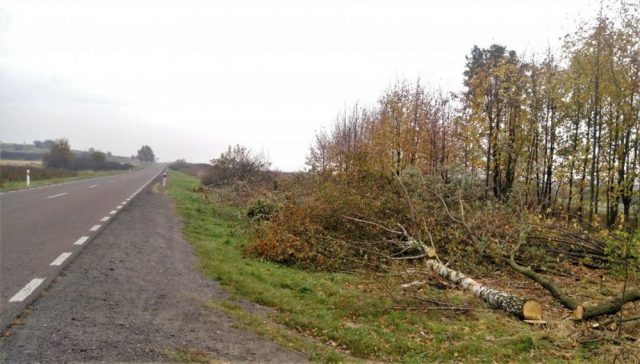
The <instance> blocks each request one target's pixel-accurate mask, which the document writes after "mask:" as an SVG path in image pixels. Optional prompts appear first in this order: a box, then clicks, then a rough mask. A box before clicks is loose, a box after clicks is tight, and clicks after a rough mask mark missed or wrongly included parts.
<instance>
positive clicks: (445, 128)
mask: <svg viewBox="0 0 640 364" xmlns="http://www.w3.org/2000/svg"><path fill="white" fill-rule="evenodd" d="M607 11H609V12H615V13H616V16H615V17H612V18H610V17H607V16H606V15H605V12H604V11H601V12H600V14H599V15H598V17H597V18H596V19H595V21H594V22H592V23H586V24H583V25H582V26H581V27H580V28H579V29H578V30H577V31H576V32H575V33H574V34H570V35H568V36H567V37H566V38H565V41H564V45H563V48H562V51H561V53H560V54H554V53H552V52H551V51H547V52H546V54H545V55H544V56H543V57H538V56H537V55H518V54H517V53H516V52H515V51H513V50H509V49H507V48H506V47H504V46H501V45H492V46H490V47H489V48H479V47H474V48H473V49H472V51H471V53H470V55H469V56H468V57H467V64H466V69H465V71H464V77H465V81H464V85H465V91H464V92H463V93H461V94H451V95H446V94H444V93H442V92H437V91H429V90H427V89H425V87H424V86H423V85H422V84H421V83H420V82H419V81H418V82H417V83H410V82H406V81H400V82H397V83H396V84H395V85H394V86H393V87H391V88H390V89H389V90H387V91H386V92H385V93H384V94H383V96H382V97H381V98H380V100H379V102H378V104H377V105H376V107H374V108H370V109H367V108H362V107H359V106H358V105H356V106H355V107H354V108H353V109H352V110H351V111H350V112H345V113H343V114H342V115H340V116H339V117H338V119H337V121H336V123H335V125H334V126H333V128H332V129H331V131H330V132H320V133H318V134H317V136H316V140H315V143H314V145H313V147H312V148H311V151H310V154H309V157H308V160H307V163H308V164H309V165H310V166H311V170H312V171H314V172H317V173H318V174H319V175H321V176H323V175H324V176H330V175H335V174H336V173H339V174H343V173H346V174H348V173H352V172H353V171H354V170H363V169H369V170H371V169H373V170H383V171H387V172H393V173H396V174H399V173H400V171H402V170H404V169H405V168H407V167H409V166H411V167H415V168H417V169H419V170H420V171H421V172H422V173H424V174H427V175H435V176H438V177H439V178H441V179H442V180H443V181H444V182H449V181H450V179H451V177H452V176H460V175H462V174H464V175H473V176H481V177H480V179H481V183H482V193H483V195H484V198H486V199H489V198H493V199H497V200H500V201H506V200H508V199H509V198H510V196H512V195H513V193H514V192H515V191H518V192H519V193H521V194H525V195H526V196H527V199H528V201H529V202H530V203H531V204H536V205H537V206H539V207H540V208H541V211H542V212H544V213H545V214H548V213H549V212H552V211H553V212H556V213H559V212H564V213H566V216H568V217H569V218H572V217H575V216H577V217H579V218H585V219H586V220H587V221H588V222H590V223H591V222H593V221H594V219H595V217H596V216H598V215H599V214H601V215H604V217H605V218H604V221H605V223H606V225H607V226H609V227H613V226H614V225H615V224H616V222H618V221H620V220H621V219H620V218H619V217H620V215H621V214H620V212H619V205H622V216H624V220H629V219H630V217H631V204H632V201H633V196H634V193H635V191H637V190H638V183H639V182H640V181H639V180H638V176H639V173H638V172H639V171H638V168H640V166H639V165H638V164H639V163H640V160H639V158H640V151H639V147H640V123H639V120H640V118H639V115H640V15H639V14H640V11H639V8H638V6H631V5H626V4H624V3H620V5H617V6H616V7H615V9H607ZM602 213H603V214H602Z"/></svg>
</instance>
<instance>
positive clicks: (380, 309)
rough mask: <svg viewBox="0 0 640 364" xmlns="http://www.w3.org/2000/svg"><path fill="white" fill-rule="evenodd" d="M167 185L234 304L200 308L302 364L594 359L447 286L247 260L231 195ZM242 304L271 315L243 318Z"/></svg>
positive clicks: (188, 181) (248, 313) (245, 235)
mask: <svg viewBox="0 0 640 364" xmlns="http://www.w3.org/2000/svg"><path fill="white" fill-rule="evenodd" d="M169 180H170V183H169V184H168V194H169V195H170V196H171V197H172V198H173V199H174V200H175V202H176V205H177V208H178V212H179V213H180V216H181V217H182V221H183V224H184V233H185V236H186V238H187V240H188V241H189V242H190V243H191V244H193V246H194V247H195V249H196V253H197V255H198V257H199V259H200V268H201V269H202V271H203V272H204V274H205V275H206V276H207V277H209V278H211V279H215V280H217V281H219V282H220V283H221V284H222V285H223V286H224V287H226V288H227V289H228V290H229V292H231V293H233V294H234V297H236V299H231V300H227V301H222V302H210V303H209V304H208V306H210V307H212V309H217V310H223V311H224V312H227V313H229V314H231V315H232V316H235V317H236V318H238V319H239V321H240V322H242V323H243V325H244V326H246V327H247V328H250V329H253V330H255V331H257V332H258V333H261V334H263V335H265V336H268V337H270V338H273V339H276V340H277V341H279V342H280V343H281V344H283V345H285V346H291V347H293V348H294V349H297V350H301V351H303V352H306V353H307V354H308V355H309V357H310V358H311V359H315V360H317V361H321V362H341V361H349V362H350V361H357V360H363V361H364V360H366V359H370V360H382V361H391V362H405V363H420V362H433V361H445V362H447V361H460V362H476V361H477V362H491V361H498V362H501V361H517V362H540V361H551V362H553V361H562V360H567V359H573V360H588V359H589V358H592V357H594V355H596V356H597V350H595V351H594V352H591V351H590V349H593V348H594V347H592V346H587V347H582V346H580V345H579V344H577V342H576V341H575V340H572V339H571V338H569V337H567V336H566V335H565V332H563V331H560V332H557V331H554V330H545V329H539V328H537V327H531V326H529V325H527V324H523V323H518V322H517V321H515V320H513V319H511V318H509V317H506V316H505V315H503V314H502V313H500V312H495V311H493V310H491V309H490V308H489V307H488V306H486V305H484V304H482V303H481V302H478V301H477V300H476V299H474V298H473V297H472V296H469V295H466V294H464V293H462V292H460V291H458V290H455V289H449V288H450V287H449V288H447V287H434V286H432V285H424V286H418V287H415V288H412V289H409V290H408V291H407V290H405V289H403V288H402V287H401V284H403V283H406V282H407V278H406V277H403V276H397V275H394V274H393V273H391V272H388V273H380V274H371V273H369V272H359V273H348V274H347V273H341V272H327V271H310V270H305V269H301V268H298V267H293V266H287V265H282V264H278V263H273V262H270V261H268V260H265V259H260V258H256V257H252V256H249V255H247V254H246V250H247V247H248V246H249V241H250V238H249V237H250V236H251V234H252V230H253V228H252V224H253V223H252V222H251V219H250V218H249V217H248V216H247V210H246V209H242V208H238V207H236V206H234V203H233V201H234V200H235V201H237V199H238V198H240V197H239V196H238V195H237V194H236V193H237V192H236V191H234V190H235V187H229V188H226V189H217V190H214V189H203V188H202V187H201V185H200V181H199V180H198V179H197V178H195V177H192V176H188V175H186V174H184V173H181V172H176V171H170V174H169ZM205 191H206V192H205ZM423 278H425V277H423ZM436 282H439V283H438V284H443V283H442V282H441V281H436ZM413 295H415V296H416V297H417V298H412V296H413ZM418 297H419V298H418ZM242 300H250V301H253V302H256V303H259V304H261V305H264V306H267V307H270V308H273V309H274V310H273V311H266V313H265V312H252V310H251V309H246V308H245V307H244V305H243V304H242ZM430 301H431V302H430ZM433 302H436V304H433ZM438 302H440V303H443V302H447V303H446V305H438V304H437V303H438ZM280 325H281V326H283V327H284V328H286V329H287V330H283V329H282V328H280V327H279V326H280ZM563 330H567V329H566V328H564V329H563ZM201 354H202V355H204V353H201ZM183 359H184V358H183ZM185 360H186V359H185ZM199 360H202V357H200V359H199Z"/></svg>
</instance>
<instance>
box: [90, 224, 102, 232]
mask: <svg viewBox="0 0 640 364" xmlns="http://www.w3.org/2000/svg"><path fill="white" fill-rule="evenodd" d="M98 229H100V225H93V226H92V227H91V229H89V231H98Z"/></svg>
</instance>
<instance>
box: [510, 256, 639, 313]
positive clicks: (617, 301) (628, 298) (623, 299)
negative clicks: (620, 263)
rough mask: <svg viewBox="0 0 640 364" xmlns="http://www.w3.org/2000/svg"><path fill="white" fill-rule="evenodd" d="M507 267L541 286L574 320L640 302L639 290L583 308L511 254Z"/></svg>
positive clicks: (613, 311) (614, 311) (617, 309)
mask: <svg viewBox="0 0 640 364" xmlns="http://www.w3.org/2000/svg"><path fill="white" fill-rule="evenodd" d="M509 265H510V266H511V268H513V270H515V271H516V272H518V273H520V274H522V275H524V276H525V277H527V278H529V279H531V280H533V281H535V282H536V283H538V284H539V285H541V286H542V287H543V288H544V289H546V290H547V291H549V293H551V296H553V298H555V299H556V300H558V302H560V303H561V304H562V305H563V306H565V307H566V308H568V309H571V310H573V317H574V319H576V320H589V319H592V318H594V317H598V316H602V315H611V314H615V313H617V312H618V311H620V310H621V309H622V306H624V305H625V304H627V303H629V302H634V301H640V290H638V289H635V290H629V291H626V292H625V293H624V295H621V296H620V297H617V298H614V299H611V300H609V301H605V302H602V303H600V304H598V305H595V306H584V305H583V304H581V303H579V302H578V301H576V300H575V299H574V298H572V297H570V296H569V295H567V294H566V293H564V292H563V291H562V290H560V289H559V288H558V287H557V286H556V285H555V284H554V283H553V282H552V281H551V280H550V279H548V278H546V277H544V276H543V275H541V274H538V273H536V272H534V271H533V270H532V269H531V268H529V267H523V266H521V265H519V264H518V263H516V261H515V259H514V258H513V254H511V257H510V258H509Z"/></svg>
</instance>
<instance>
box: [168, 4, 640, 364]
mask: <svg viewBox="0 0 640 364" xmlns="http://www.w3.org/2000/svg"><path fill="white" fill-rule="evenodd" d="M639 24H640V6H637V4H636V5H633V4H629V3H626V2H607V3H603V7H602V10H601V11H600V12H599V14H598V15H597V16H596V17H595V18H594V19H593V20H592V21H590V22H586V23H584V24H582V25H581V26H580V27H579V28H578V29H577V30H576V31H575V32H574V33H572V34H569V35H567V36H566V38H565V43H564V46H563V48H562V50H561V52H559V54H554V53H552V52H551V51H547V52H546V54H544V55H543V56H542V57H540V56H536V55H534V56H531V55H526V56H525V55H518V54H517V53H516V52H515V51H513V50H509V49H508V48H507V47H505V46H502V45H498V44H494V45H490V46H489V47H487V48H481V47H477V46H475V47H473V48H472V50H471V52H470V54H469V55H468V56H467V64H466V67H465V70H464V90H463V91H462V92H460V93H458V94H446V93H444V92H441V91H439V90H432V89H429V88H428V87H425V86H424V85H423V84H422V83H421V82H420V81H418V82H410V81H406V80H398V81H397V82H396V83H395V84H393V85H391V86H390V87H389V88H388V89H387V90H385V91H384V92H383V93H382V94H381V96H380V98H379V100H378V102H377V104H375V105H374V106H371V107H367V108H364V107H361V106H359V105H356V106H354V107H353V108H352V109H349V110H344V111H343V112H342V113H341V114H340V115H339V116H338V117H337V119H336V121H335V123H334V124H333V125H332V126H331V127H330V128H329V129H328V130H323V131H320V132H318V133H317V135H316V138H315V141H314V143H313V145H312V146H311V149H310V151H309V154H308V156H307V165H308V167H309V168H308V170H307V171H304V172H299V173H283V172H278V171H271V170H269V162H268V161H267V160H266V159H265V158H264V157H263V156H261V155H255V154H252V153H251V152H250V151H249V150H248V149H246V148H244V147H242V146H235V147H229V149H228V150H227V151H226V152H224V153H222V154H221V155H220V156H219V157H218V158H215V159H213V160H211V164H210V165H209V166H206V167H202V168H199V167H197V166H195V165H189V164H188V163H186V162H185V161H179V162H177V163H175V164H174V165H173V166H172V168H173V169H175V170H178V171H183V172H186V173H190V174H191V175H192V176H194V177H197V178H198V180H195V179H193V178H187V177H185V176H183V175H181V174H174V178H175V180H174V181H173V184H172V185H171V187H170V191H171V194H172V196H173V197H174V198H175V199H176V200H177V203H178V206H179V211H180V212H181V214H182V216H183V218H184V221H185V233H186V235H187V237H188V238H189V239H190V240H191V241H192V243H193V244H194V245H195V246H196V249H197V251H198V254H199V256H200V258H201V261H202V267H203V270H204V272H205V273H206V274H207V275H208V276H210V277H211V278H214V279H217V280H219V281H221V282H222V283H223V284H225V285H227V286H228V287H230V289H231V291H232V292H236V293H237V294H238V295H240V296H242V297H245V298H248V299H250V300H252V301H255V302H258V303H260V304H263V305H266V306H269V307H273V308H275V309H276V313H274V314H273V315H272V318H273V319H274V320H275V321H276V322H277V323H279V324H282V325H285V326H286V327H289V328H290V329H293V330H295V331H297V332H299V333H303V334H306V335H308V336H310V337H314V338H316V339H318V340H319V341H320V342H322V343H325V344H329V345H330V346H331V347H334V348H336V350H338V351H339V352H344V353H346V354H348V355H351V356H353V357H356V358H362V359H374V360H383V361H404V362H428V361H434V360H441V361H461V362H468V361H473V360H479V361H491V360H497V361H510V360H512V361H518V362H520V361H535V362H549V361H563V360H577V361H580V360H584V361H594V360H597V361H616V362H638V361H639V360H640V346H639V345H638V343H639V342H640V286H639V284H638V278H637V277H638V273H640V272H639V271H638V269H639V268H640V238H639V237H638V222H639V220H638V214H639V213H640V209H639V208H638V194H639V190H638V185H639V184H640V179H639V176H640V60H639V59H638V55H639V54H640V36H639V34H640V33H639V31H640V28H639V27H638V26H639ZM220 305H221V307H225V308H226V309H227V310H228V311H229V312H234V311H233V310H231V309H229V306H228V304H220ZM336 355H337V354H336ZM318 357H319V358H327V357H326V356H318ZM332 358H334V359H335V358H336V357H332Z"/></svg>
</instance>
